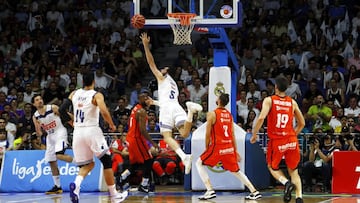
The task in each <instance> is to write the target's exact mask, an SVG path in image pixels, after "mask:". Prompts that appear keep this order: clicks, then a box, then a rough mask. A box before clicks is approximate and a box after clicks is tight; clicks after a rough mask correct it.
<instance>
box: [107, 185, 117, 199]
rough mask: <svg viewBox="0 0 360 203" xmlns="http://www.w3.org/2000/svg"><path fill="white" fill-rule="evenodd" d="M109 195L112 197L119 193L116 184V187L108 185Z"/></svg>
mask: <svg viewBox="0 0 360 203" xmlns="http://www.w3.org/2000/svg"><path fill="white" fill-rule="evenodd" d="M108 189H109V193H110V195H111V196H113V195H115V194H116V193H117V191H116V187H115V184H114V185H108Z"/></svg>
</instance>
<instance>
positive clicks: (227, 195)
mask: <svg viewBox="0 0 360 203" xmlns="http://www.w3.org/2000/svg"><path fill="white" fill-rule="evenodd" d="M261 192H262V194H263V198H261V199H259V200H245V196H246V195H247V192H236V191H231V192H224V191H217V193H216V194H217V197H216V198H214V199H211V200H206V201H204V200H198V199H197V197H198V196H199V195H201V194H202V193H203V192H200V191H196V192H195V191H184V189H183V188H182V186H156V191H155V192H154V193H150V194H148V195H145V194H144V193H140V192H132V191H130V193H129V194H130V195H129V197H128V198H127V199H126V200H125V201H124V202H125V203H127V202H133V203H146V202H149V203H165V202H166V203H182V202H183V203H197V202H199V203H282V202H283V201H282V193H281V191H275V192H274V191H266V190H265V191H261ZM294 199H295V198H294V196H293V199H292V200H291V202H295V200H294ZM21 202H28V203H70V202H71V201H70V198H69V193H67V192H64V193H63V194H61V195H44V194H43V193H0V203H21ZM80 202H82V203H112V202H111V200H110V198H109V197H108V193H106V192H94V193H81V194H80ZM304 202H305V203H315V202H319V203H360V195H351V194H341V195H336V194H321V193H307V194H304Z"/></svg>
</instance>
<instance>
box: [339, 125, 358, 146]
mask: <svg viewBox="0 0 360 203" xmlns="http://www.w3.org/2000/svg"><path fill="white" fill-rule="evenodd" d="M350 119H352V118H350ZM350 119H349V120H350ZM351 133H353V128H351V127H350V128H349V127H348V126H344V127H342V129H341V134H340V135H338V136H337V137H336V138H337V141H338V142H339V143H340V145H341V150H344V151H358V148H357V146H359V144H360V143H359V139H355V137H354V136H353V135H352V134H351ZM357 137H358V136H357Z"/></svg>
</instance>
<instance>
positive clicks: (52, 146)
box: [45, 128, 68, 162]
mask: <svg viewBox="0 0 360 203" xmlns="http://www.w3.org/2000/svg"><path fill="white" fill-rule="evenodd" d="M67 138H68V134H67V131H66V128H60V129H57V130H56V131H55V132H54V133H52V134H49V135H47V136H46V151H45V161H47V162H52V161H56V160H57V158H56V152H61V151H63V150H65V149H66V148H67V147H68V139H67Z"/></svg>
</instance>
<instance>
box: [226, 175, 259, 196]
mask: <svg viewBox="0 0 360 203" xmlns="http://www.w3.org/2000/svg"><path fill="white" fill-rule="evenodd" d="M231 173H232V174H233V175H234V176H235V177H236V178H237V179H239V180H240V181H241V182H242V183H244V185H246V187H247V188H249V190H250V192H256V189H255V187H254V185H253V184H252V183H251V182H250V180H249V178H248V177H247V176H246V175H245V174H244V173H243V172H242V171H240V170H239V171H238V172H231Z"/></svg>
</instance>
